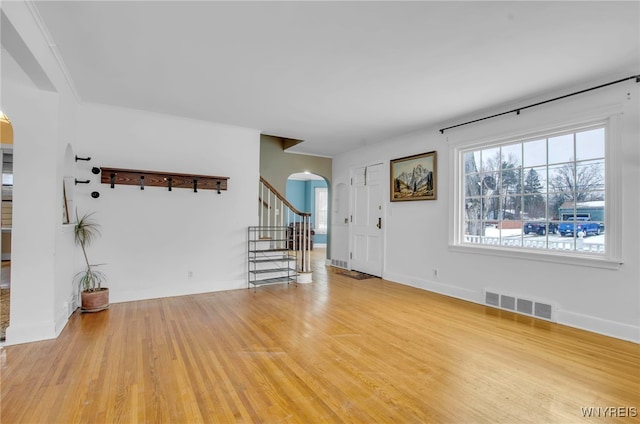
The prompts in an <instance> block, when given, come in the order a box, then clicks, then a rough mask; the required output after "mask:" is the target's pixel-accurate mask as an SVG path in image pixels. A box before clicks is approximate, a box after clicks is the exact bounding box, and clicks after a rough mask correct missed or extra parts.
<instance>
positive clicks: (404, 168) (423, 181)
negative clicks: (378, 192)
mask: <svg viewBox="0 0 640 424" xmlns="http://www.w3.org/2000/svg"><path fill="white" fill-rule="evenodd" d="M437 174H438V173H437V152H435V151H433V152H427V153H422V154H419V155H413V156H407V157H404V158H399V159H393V160H392V161H391V201H392V202H403V201H407V200H435V199H436V194H437V187H438V184H437Z"/></svg>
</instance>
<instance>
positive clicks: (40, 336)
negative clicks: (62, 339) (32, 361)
mask: <svg viewBox="0 0 640 424" xmlns="http://www.w3.org/2000/svg"><path fill="white" fill-rule="evenodd" d="M56 337H58V334H56V324H55V323H54V322H53V321H47V322H36V323H30V324H22V325H20V324H13V323H12V324H10V325H9V327H8V328H7V333H6V341H5V346H12V345H17V344H22V343H31V342H39V341H42V340H49V339H55V338H56Z"/></svg>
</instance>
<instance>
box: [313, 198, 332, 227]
mask: <svg viewBox="0 0 640 424" xmlns="http://www.w3.org/2000/svg"><path fill="white" fill-rule="evenodd" d="M328 209H329V208H328V197H327V187H316V188H315V232H316V234H326V233H327V216H328Z"/></svg>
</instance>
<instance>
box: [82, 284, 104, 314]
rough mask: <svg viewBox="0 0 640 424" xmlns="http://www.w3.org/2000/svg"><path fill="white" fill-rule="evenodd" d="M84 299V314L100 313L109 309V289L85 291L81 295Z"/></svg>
mask: <svg viewBox="0 0 640 424" xmlns="http://www.w3.org/2000/svg"><path fill="white" fill-rule="evenodd" d="M80 296H81V299H82V306H81V308H80V310H81V311H82V312H98V311H102V310H105V309H107V308H108V307H109V289H107V288H101V289H100V290H97V291H83V292H81V293H80Z"/></svg>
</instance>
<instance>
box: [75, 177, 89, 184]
mask: <svg viewBox="0 0 640 424" xmlns="http://www.w3.org/2000/svg"><path fill="white" fill-rule="evenodd" d="M75 181H76V185H78V184H89V183H90V182H91V180H79V179H77V178H76V179H75Z"/></svg>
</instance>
